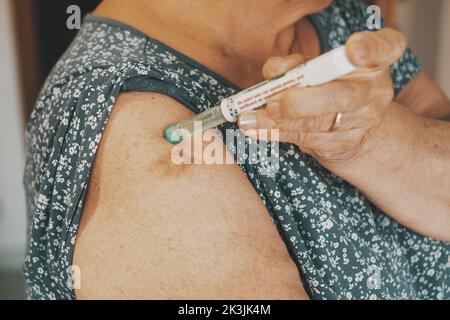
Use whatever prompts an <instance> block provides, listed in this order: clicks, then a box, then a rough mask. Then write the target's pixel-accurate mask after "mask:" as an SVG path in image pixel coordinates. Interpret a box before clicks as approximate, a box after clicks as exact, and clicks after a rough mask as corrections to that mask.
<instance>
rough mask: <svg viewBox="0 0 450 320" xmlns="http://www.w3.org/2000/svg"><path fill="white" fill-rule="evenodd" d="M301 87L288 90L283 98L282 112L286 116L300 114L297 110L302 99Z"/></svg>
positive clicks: (292, 116) (294, 116) (290, 116)
mask: <svg viewBox="0 0 450 320" xmlns="http://www.w3.org/2000/svg"><path fill="white" fill-rule="evenodd" d="M299 90H300V89H294V90H288V91H286V93H285V94H284V95H283V98H282V99H281V114H282V116H283V117H285V118H296V117H298V116H299V112H298V110H297V106H298V101H301V99H300V97H299V95H300V93H299V92H300V91H299Z"/></svg>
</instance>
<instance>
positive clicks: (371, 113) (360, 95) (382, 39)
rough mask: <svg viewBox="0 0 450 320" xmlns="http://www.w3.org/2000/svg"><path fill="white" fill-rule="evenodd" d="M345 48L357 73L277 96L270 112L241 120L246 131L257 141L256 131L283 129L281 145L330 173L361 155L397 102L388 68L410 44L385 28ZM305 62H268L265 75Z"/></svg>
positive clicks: (353, 39) (356, 37) (365, 34)
mask: <svg viewBox="0 0 450 320" xmlns="http://www.w3.org/2000/svg"><path fill="white" fill-rule="evenodd" d="M346 48H347V55H348V57H349V58H350V60H351V61H352V62H353V63H354V64H355V65H357V66H358V70H357V71H356V72H355V73H353V74H351V75H349V76H347V77H345V78H342V79H340V80H337V81H333V82H331V83H328V84H325V85H322V86H318V87H310V88H295V89H290V90H287V91H285V92H283V93H281V94H279V95H277V96H275V97H272V98H271V99H270V100H269V102H268V104H267V107H266V108H265V109H261V110H258V111H254V112H250V113H246V114H243V115H241V117H240V119H239V126H240V127H241V129H243V130H244V131H245V132H246V133H247V134H248V135H249V136H252V137H255V138H262V137H258V136H257V134H256V133H255V132H257V131H254V130H253V129H279V140H280V141H282V142H289V143H294V144H296V145H298V146H299V147H300V149H301V150H302V151H304V152H306V153H308V154H310V155H312V156H313V157H315V158H316V159H317V160H318V161H319V162H320V163H321V164H322V165H324V166H325V167H328V168H329V169H331V170H332V169H333V166H339V165H342V164H345V163H347V162H348V161H349V160H351V159H352V158H354V157H356V156H358V155H359V154H360V153H361V152H363V151H364V149H365V148H367V147H368V146H367V145H366V143H365V142H366V141H367V137H368V136H369V135H370V133H371V131H372V129H373V128H375V127H377V126H378V124H379V123H380V122H381V121H382V118H383V115H384V113H385V111H386V110H387V108H388V106H389V105H390V103H391V102H392V100H393V96H394V94H393V85H392V79H391V74H390V68H389V67H390V66H391V65H392V64H393V63H395V62H396V61H397V60H398V59H399V58H400V57H401V56H402V54H403V53H404V51H405V48H406V42H405V38H404V37H403V36H402V34H401V33H399V32H398V31H395V30H393V29H383V30H380V31H377V32H361V33H356V34H354V35H352V36H351V37H350V39H349V40H348V42H347V44H346ZM303 61H304V59H303V57H302V56H301V55H292V56H289V57H285V58H272V59H269V61H268V62H267V63H266V65H265V67H264V70H263V73H264V76H265V78H273V77H275V76H278V75H280V74H283V73H284V72H286V71H288V70H289V69H291V68H293V67H295V66H297V65H299V64H300V63H302V62H303Z"/></svg>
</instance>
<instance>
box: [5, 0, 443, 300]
mask: <svg viewBox="0 0 450 320" xmlns="http://www.w3.org/2000/svg"><path fill="white" fill-rule="evenodd" d="M124 1H125V0H124ZM180 1H182V0H180ZM374 1H375V0H374ZM98 2H99V0H0V299H5V298H19V299H20V298H23V297H24V294H23V279H22V276H21V263H22V260H23V256H24V250H25V233H26V231H25V230H26V214H25V204H24V192H23V188H22V171H23V166H24V142H23V138H24V135H23V132H24V124H25V119H26V117H27V116H28V113H29V112H30V110H31V108H32V104H33V101H34V99H35V97H36V95H37V92H38V90H39V88H40V86H41V85H42V81H43V80H44V79H45V77H46V75H47V73H48V72H49V70H50V68H51V67H52V66H53V64H54V63H55V61H56V60H57V59H58V57H59V56H60V55H61V54H62V53H63V52H64V50H65V48H66V47H67V45H68V44H69V43H70V41H71V39H72V37H73V36H74V35H75V33H76V32H75V31H69V30H67V29H66V27H65V19H66V18H67V14H66V8H67V7H68V6H69V5H70V4H78V5H80V7H81V9H82V12H83V14H85V13H87V12H89V11H91V10H92V9H93V8H94V7H95V5H96V4H97V3H98ZM375 2H378V3H380V4H381V5H382V8H383V10H384V12H383V14H384V15H386V16H387V17H388V20H389V23H390V24H391V25H395V26H397V27H398V28H399V29H400V30H402V31H403V32H404V33H405V34H406V35H407V38H408V40H409V43H410V46H411V47H412V48H413V49H414V51H415V52H416V53H417V55H418V56H419V57H420V59H421V60H422V62H423V64H424V66H425V69H426V70H427V72H428V73H429V74H430V75H431V76H432V77H433V78H434V79H435V80H436V81H438V82H439V83H440V84H441V86H442V87H443V88H444V90H445V91H446V92H447V95H449V96H450V63H449V62H448V60H449V58H450V35H449V34H450V0H428V1H424V0H397V1H396V0H379V1H375Z"/></svg>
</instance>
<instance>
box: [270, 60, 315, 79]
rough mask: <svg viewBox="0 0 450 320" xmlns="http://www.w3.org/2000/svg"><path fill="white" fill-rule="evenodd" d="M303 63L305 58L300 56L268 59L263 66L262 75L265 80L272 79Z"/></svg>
mask: <svg viewBox="0 0 450 320" xmlns="http://www.w3.org/2000/svg"><path fill="white" fill-rule="evenodd" d="M305 62H306V58H305V57H304V56H303V55H301V54H292V55H289V56H286V57H273V58H270V59H268V60H267V62H266V63H265V64H264V67H263V71H262V73H263V76H264V78H265V79H273V78H275V77H278V76H281V75H282V74H285V73H286V72H288V71H289V70H291V69H293V68H295V67H297V66H299V65H300V64H302V63H305Z"/></svg>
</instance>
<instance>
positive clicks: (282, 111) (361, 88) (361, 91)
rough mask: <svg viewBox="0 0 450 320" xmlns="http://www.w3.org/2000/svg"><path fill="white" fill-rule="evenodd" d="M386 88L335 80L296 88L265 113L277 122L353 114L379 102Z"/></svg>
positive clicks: (268, 107) (280, 95) (271, 105)
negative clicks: (339, 113)
mask: <svg viewBox="0 0 450 320" xmlns="http://www.w3.org/2000/svg"><path fill="white" fill-rule="evenodd" d="M382 89H383V88H382V87H380V88H370V84H369V83H366V82H363V81H333V82H330V83H327V84H324V85H322V86H318V87H310V88H295V89H290V90H287V91H285V92H283V93H281V94H279V95H277V96H275V97H273V98H271V99H270V100H269V102H268V104H267V107H266V109H265V111H266V113H267V115H268V116H269V117H270V118H271V119H273V120H276V121H280V120H281V119H285V120H288V119H291V120H292V119H298V118H310V117H317V116H320V115H322V114H336V113H338V112H352V111H355V110H357V109H359V108H360V107H362V106H365V105H368V104H369V103H370V102H372V101H373V100H375V98H376V97H377V96H378V95H379V94H381V93H382V92H381V91H382ZM383 94H384V92H383Z"/></svg>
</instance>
